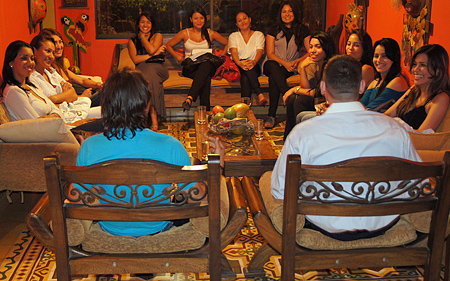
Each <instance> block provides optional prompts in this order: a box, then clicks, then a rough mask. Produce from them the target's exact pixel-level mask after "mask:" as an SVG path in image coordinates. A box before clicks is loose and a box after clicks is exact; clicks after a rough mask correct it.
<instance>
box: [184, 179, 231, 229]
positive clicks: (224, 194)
mask: <svg viewBox="0 0 450 281" xmlns="http://www.w3.org/2000/svg"><path fill="white" fill-rule="evenodd" d="M229 213H230V201H229V198H228V189H227V183H226V180H225V177H221V179H220V230H222V229H223V228H224V227H225V226H226V225H227V223H228V216H229ZM190 221H191V223H192V227H193V228H194V229H196V230H197V231H199V232H200V233H202V234H203V235H205V236H209V217H199V218H192V219H191V220H190Z"/></svg>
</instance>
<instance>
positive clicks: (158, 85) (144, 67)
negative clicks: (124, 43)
mask: <svg viewBox="0 0 450 281" xmlns="http://www.w3.org/2000/svg"><path fill="white" fill-rule="evenodd" d="M152 28H153V23H152V19H151V17H150V14H149V13H148V12H142V13H141V14H140V15H139V17H138V20H137V21H136V35H135V36H134V37H133V38H131V39H130V40H129V41H128V52H129V53H130V58H131V60H132V61H133V62H134V63H135V64H136V69H138V70H140V71H141V72H142V74H143V75H144V77H145V79H146V80H147V81H148V86H149V90H150V92H151V93H152V108H151V109H150V113H151V114H150V116H151V123H152V125H151V129H152V130H154V131H157V130H158V119H159V120H161V121H163V120H165V119H166V118H167V114H166V103H165V102H164V86H163V82H164V81H166V80H167V79H169V71H168V70H167V68H166V67H165V66H164V63H157V62H155V63H151V62H148V61H147V60H148V59H150V58H151V57H153V56H157V55H159V54H161V53H164V50H165V46H164V45H163V36H162V35H161V33H152ZM158 117H159V118H158Z"/></svg>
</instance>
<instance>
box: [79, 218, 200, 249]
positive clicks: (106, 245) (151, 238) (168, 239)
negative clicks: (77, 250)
mask: <svg viewBox="0 0 450 281" xmlns="http://www.w3.org/2000/svg"><path fill="white" fill-rule="evenodd" d="M205 241H206V236H205V235H204V234H202V233H200V232H199V231H197V230H195V229H194V228H193V227H192V224H191V223H190V222H189V223H186V224H184V225H182V226H179V227H176V226H174V227H172V228H171V229H170V230H168V231H164V232H162V233H158V234H155V235H147V236H141V237H139V238H135V237H131V236H115V235H112V234H109V233H107V232H105V231H103V229H102V228H101V227H100V225H99V224H98V223H95V224H92V226H91V229H90V233H89V235H87V236H86V237H85V239H84V241H83V243H82V247H83V250H85V251H88V252H97V253H108V254H129V253H173V252H179V251H187V250H194V249H198V248H200V247H202V246H203V245H204V244H205Z"/></svg>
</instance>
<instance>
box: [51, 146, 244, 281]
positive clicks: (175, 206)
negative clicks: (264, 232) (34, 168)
mask: <svg viewBox="0 0 450 281" xmlns="http://www.w3.org/2000/svg"><path fill="white" fill-rule="evenodd" d="M44 162H45V171H46V178H47V185H48V194H49V208H50V211H51V213H52V222H53V235H54V239H53V245H52V246H53V248H54V251H55V254H56V264H57V274H58V280H70V275H79V274H120V273H157V272H172V273H175V272H209V273H210V275H211V280H220V279H221V275H222V277H233V276H234V273H233V272H232V269H231V266H230V265H229V263H228V261H227V260H226V258H225V257H224V256H223V254H222V253H221V250H222V249H223V248H224V247H225V246H226V245H227V244H228V243H230V241H231V240H232V239H234V237H235V236H236V235H237V234H238V233H239V230H240V228H241V227H242V226H243V224H244V223H245V221H246V218H247V217H246V206H245V202H244V201H243V199H242V198H241V193H242V192H239V190H236V189H235V188H234V187H233V185H228V193H229V198H230V201H231V202H230V209H231V210H232V213H231V212H230V216H229V218H228V224H227V225H226V226H225V227H224V228H223V229H222V230H221V226H220V223H221V213H220V212H221V208H220V206H221V204H220V172H219V158H218V156H215V155H211V157H210V160H209V161H208V164H207V165H197V166H176V165H170V164H167V163H163V162H159V161H153V160H146V159H119V160H112V161H107V162H103V163H99V164H96V165H91V166H86V167H74V166H60V165H59V164H58V159H57V158H56V157H47V158H46V159H44ZM162 184H164V185H166V186H167V187H165V188H164V189H163V191H162V193H161V194H159V192H155V186H156V185H162ZM106 187H108V188H106ZM243 202H244V203H243ZM200 217H208V218H207V220H206V221H205V222H206V223H208V224H209V227H206V229H207V233H206V236H207V237H208V239H206V242H204V241H205V239H204V240H202V241H203V242H202V243H204V245H203V244H201V245H203V246H200V248H199V249H196V250H184V251H183V250H182V251H180V250H177V249H176V248H175V249H169V248H170V247H168V249H167V252H156V253H152V252H145V251H144V250H143V252H141V253H126V252H125V253H124V251H123V249H122V250H120V249H119V248H120V247H124V245H123V244H121V243H118V244H117V245H115V246H116V247H117V249H118V251H117V252H116V253H114V249H113V250H112V252H93V251H88V250H86V249H84V248H83V243H82V244H81V245H80V246H76V247H70V246H69V244H70V237H68V234H67V233H68V227H67V225H68V223H67V222H68V221H69V220H68V219H77V220H92V221H132V222H143V221H173V220H178V219H193V218H200ZM170 232H172V229H171V230H169V231H166V232H162V233H159V234H155V235H152V236H161V235H164V234H165V233H170ZM105 237H106V238H105V240H107V239H109V238H111V239H118V238H120V236H113V235H109V234H106V235H105ZM128 238H129V237H128ZM141 238H142V237H140V238H139V239H141ZM187 238H188V237H187ZM187 238H186V240H187ZM130 239H132V240H136V241H138V240H139V239H134V238H130ZM180 240H182V239H180ZM116 241H117V240H116ZM132 242H133V243H134V242H135V241H132ZM105 243H106V242H105ZM180 243H183V241H178V245H180ZM170 244H171V241H168V245H170ZM174 244H175V242H174ZM127 245H128V244H127ZM142 247H143V248H145V246H142ZM164 250H165V249H164Z"/></svg>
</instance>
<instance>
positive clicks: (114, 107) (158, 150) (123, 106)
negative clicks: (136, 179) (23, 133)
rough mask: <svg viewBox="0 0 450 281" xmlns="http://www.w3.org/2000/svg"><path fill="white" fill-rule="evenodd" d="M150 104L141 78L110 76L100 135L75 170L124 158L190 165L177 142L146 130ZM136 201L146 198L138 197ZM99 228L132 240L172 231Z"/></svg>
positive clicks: (156, 225) (164, 225)
mask: <svg viewBox="0 0 450 281" xmlns="http://www.w3.org/2000/svg"><path fill="white" fill-rule="evenodd" d="M150 101H151V94H150V91H149V90H148V87H147V82H146V80H145V79H144V78H143V76H142V74H140V73H138V72H136V71H131V70H122V71H119V72H117V73H114V74H113V75H111V76H110V77H109V78H108V80H107V81H106V82H105V85H104V88H103V98H102V102H101V104H102V125H103V134H99V135H95V136H92V137H89V138H88V139H86V140H85V141H84V142H83V143H82V145H81V147H80V150H79V153H78V157H77V166H87V165H92V164H96V163H100V162H103V161H107V160H112V159H124V158H128V159H133V158H145V159H152V160H158V161H162V162H166V163H169V164H174V165H182V166H183V165H191V161H190V158H189V154H188V153H187V151H186V149H185V148H184V146H183V145H182V144H181V143H180V142H179V141H178V140H177V139H175V138H174V137H172V136H168V135H163V134H160V133H157V132H153V131H151V130H150V129H148V128H146V124H145V120H146V116H147V113H148V111H149V108H150ZM166 186H167V185H155V186H154V187H155V192H156V193H161V192H162V190H163V189H164V188H165V187H166ZM102 187H104V188H105V190H106V192H107V193H110V194H112V192H113V190H114V186H108V185H105V186H102ZM124 190H126V189H124ZM128 193H130V192H128ZM130 196H131V195H130V194H127V197H126V198H125V200H127V199H128V200H129V198H130ZM138 199H139V200H144V199H145V198H144V196H143V195H142V194H139V195H138ZM99 224H100V226H101V227H102V229H103V230H105V231H106V232H108V233H110V234H113V235H121V236H134V237H140V236H144V235H151V234H156V233H159V232H162V231H165V230H168V229H170V227H172V222H168V221H149V222H118V221H100V222H99Z"/></svg>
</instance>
